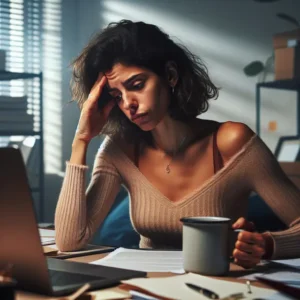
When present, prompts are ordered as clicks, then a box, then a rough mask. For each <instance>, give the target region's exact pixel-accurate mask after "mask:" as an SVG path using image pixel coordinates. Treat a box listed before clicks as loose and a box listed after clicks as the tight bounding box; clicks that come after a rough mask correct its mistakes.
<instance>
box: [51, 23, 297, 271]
mask: <svg viewBox="0 0 300 300" xmlns="http://www.w3.org/2000/svg"><path fill="white" fill-rule="evenodd" d="M73 67H74V72H73V96H74V98H75V99H77V100H78V102H79V105H80V107H81V116H80V120H79V124H78V128H77V131H76V134H75V137H74V141H73V145H72V154H71V158H70V161H69V162H67V167H66V176H65V179H64V182H63V186H62V190H61V193H60V197H59V201H58V204H57V209H56V216H55V225H56V242H57V245H58V247H59V249H60V250H63V251H67V250H76V249H79V248H81V247H83V246H84V245H86V244H87V243H88V242H89V240H90V239H91V238H92V236H93V234H94V233H95V231H96V230H97V229H98V228H99V226H100V224H101V222H102V221H103V220H104V218H105V217H106V215H107V213H108V212H109V210H110V208H111V206H112V204H113V202H114V199H115V197H116V195H117V193H118V191H119V188H120V185H121V184H123V185H124V186H125V187H126V188H127V189H128V191H129V194H130V216H131V220H132V224H133V226H134V228H135V230H136V231H137V232H138V233H139V234H140V236H141V241H140V247H144V248H145V247H146V248H147V247H156V248H161V247H164V248H165V247H181V234H182V224H181V223H180V221H179V220H180V218H181V217H184V216H225V217H229V218H231V219H232V221H233V222H234V224H233V227H234V228H243V229H245V231H243V232H241V233H240V234H239V236H238V240H237V242H236V245H235V249H234V251H233V256H234V258H235V262H236V263H237V264H239V265H241V266H243V267H245V268H250V267H253V266H255V265H256V264H257V263H258V262H259V261H260V259H261V258H262V257H266V258H271V257H272V258H279V257H293V256H296V255H297V254H298V255H299V253H300V242H299V241H300V193H299V191H298V189H297V188H296V187H295V186H294V185H293V184H292V183H291V182H290V181H289V179H288V178H287V177H286V176H285V175H284V173H283V172H282V170H281V169H280V166H279V164H278V163H277V161H276V159H275V158H274V157H273V155H272V153H271V152H270V151H269V150H268V148H267V147H266V146H265V144H264V143H263V142H262V141H261V140H260V139H259V137H257V136H256V135H255V134H254V133H253V132H252V131H251V130H250V129H249V128H248V127H247V126H246V125H244V124H242V123H235V122H225V123H223V124H220V123H218V122H215V121H210V120H201V119H198V118H196V117H197V116H198V115H200V114H201V113H203V112H205V111H206V110H207V109H208V101H209V100H210V99H212V98H216V97H217V96H218V89H217V88H216V87H215V85H214V84H213V83H212V82H211V80H210V78H209V76H208V73H207V70H206V68H205V66H204V65H203V64H202V63H201V61H200V60H199V59H198V58H197V57H195V56H194V55H192V54H191V53H190V52H189V51H188V50H187V49H186V48H184V47H183V46H179V45H178V44H176V43H174V42H173V41H172V40H171V39H170V38H169V36H168V35H167V34H165V33H163V32H162V31H161V30H160V29H158V28H157V27H156V26H154V25H149V24H145V23H142V22H137V23H133V22H131V21H126V20H125V21H121V22H119V23H116V24H110V25H109V26H108V27H107V28H106V29H105V30H103V32H101V33H100V34H98V35H97V36H95V37H94V38H93V39H92V41H91V42H90V43H89V44H88V45H87V47H86V48H85V49H84V50H83V52H82V53H81V55H80V56H79V57H78V58H77V59H75V61H74V64H73ZM104 92H109V95H110V99H109V100H108V102H107V103H105V105H104V108H103V109H99V108H98V105H99V104H102V103H101V101H104V99H103V95H104ZM101 95H102V97H101ZM100 132H101V133H102V134H105V135H106V139H105V140H104V142H103V143H102V145H101V147H100V150H99V152H98V154H97V156H96V158H95V163H94V169H93V175H92V178H91V181H90V184H89V186H88V188H87V191H86V192H85V174H86V172H87V168H88V167H87V166H86V165H85V164H86V151H87V148H88V144H89V142H90V141H91V139H92V138H93V137H95V136H97V135H98V134H99V133H100ZM251 191H256V192H257V193H258V194H260V195H261V196H262V197H263V198H264V200H265V201H266V202H267V203H268V204H269V205H270V206H271V208H272V209H273V210H274V211H275V212H276V213H277V215H278V216H279V217H280V218H281V219H282V220H283V221H284V222H285V223H286V225H287V226H288V227H289V228H288V229H287V230H284V231H281V232H265V233H262V234H260V233H257V232H254V225H253V224H252V223H250V222H247V221H246V220H245V216H246V213H247V202H248V196H249V194H250V193H251Z"/></svg>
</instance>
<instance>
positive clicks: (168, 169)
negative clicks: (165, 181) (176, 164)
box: [166, 165, 171, 174]
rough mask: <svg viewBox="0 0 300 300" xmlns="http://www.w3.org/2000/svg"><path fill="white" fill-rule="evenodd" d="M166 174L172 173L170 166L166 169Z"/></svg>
mask: <svg viewBox="0 0 300 300" xmlns="http://www.w3.org/2000/svg"><path fill="white" fill-rule="evenodd" d="M166 172H167V173H168V174H169V173H170V172H171V170H170V166H169V165H167V167H166Z"/></svg>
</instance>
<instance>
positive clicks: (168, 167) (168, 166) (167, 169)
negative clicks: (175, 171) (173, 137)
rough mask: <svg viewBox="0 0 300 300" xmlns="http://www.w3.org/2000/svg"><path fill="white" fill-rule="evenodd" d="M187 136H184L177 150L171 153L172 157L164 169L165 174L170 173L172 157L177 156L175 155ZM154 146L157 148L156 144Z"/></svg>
mask: <svg viewBox="0 0 300 300" xmlns="http://www.w3.org/2000/svg"><path fill="white" fill-rule="evenodd" d="M187 136H188V135H186V136H185V137H184V138H183V139H182V141H181V142H180V144H179V146H178V148H177V151H173V156H172V158H171V160H170V162H169V163H168V164H167V166H166V169H165V170H166V172H167V174H169V173H170V172H171V169H170V165H171V163H172V162H173V160H174V157H175V156H176V155H177V153H178V152H179V150H180V149H181V147H182V145H183V143H184V141H185V140H186V138H187ZM155 144H156V143H155ZM156 146H157V144H156ZM157 147H158V146H157Z"/></svg>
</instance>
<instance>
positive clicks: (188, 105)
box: [71, 20, 219, 142]
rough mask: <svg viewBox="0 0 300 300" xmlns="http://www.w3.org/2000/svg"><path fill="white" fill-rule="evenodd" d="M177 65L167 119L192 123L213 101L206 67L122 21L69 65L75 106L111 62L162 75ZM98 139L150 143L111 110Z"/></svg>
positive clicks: (156, 33) (160, 36)
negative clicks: (168, 65)
mask: <svg viewBox="0 0 300 300" xmlns="http://www.w3.org/2000/svg"><path fill="white" fill-rule="evenodd" d="M169 61H172V62H174V63H175V64H176V66H177V71H178V82H177V84H176V87H175V91H174V95H173V98H172V101H171V103H170V107H169V112H170V115H171V117H172V118H174V119H176V120H180V121H184V122H186V121H188V120H191V119H194V118H195V117H197V116H198V115H200V114H202V113H203V112H206V111H207V109H208V107H209V104H208V100H210V99H213V98H215V99H216V98H217V97H218V94H219V92H218V88H217V87H216V86H215V85H214V84H213V83H212V81H211V80H210V78H209V76H208V71H207V68H206V66H205V65H204V64H203V63H202V61H201V60H200V58H199V57H197V56H196V55H193V54H192V53H191V52H190V51H189V50H188V49H187V48H186V47H184V46H182V45H179V44H177V43H175V42H174V41H172V40H171V39H170V37H169V35H168V34H166V33H164V32H163V31H162V30H161V29H159V28H158V27H157V26H155V25H151V24H146V23H144V22H132V21H130V20H122V21H120V22H118V23H110V24H109V25H108V26H107V27H106V28H105V29H103V30H102V31H101V32H100V33H98V34H96V35H95V36H94V37H93V38H92V39H91V41H90V42H89V43H88V45H87V46H86V47H85V48H84V49H83V51H82V52H81V54H80V55H79V56H78V57H77V58H76V59H75V60H74V61H73V62H72V66H73V76H72V79H71V90H72V95H73V100H76V101H77V102H78V104H79V107H82V104H83V102H84V101H85V100H86V99H87V97H88V94H89V92H90V90H91V88H92V86H93V85H94V83H95V82H96V80H97V78H98V75H99V72H103V73H105V72H107V71H109V70H111V69H112V67H113V66H114V65H115V64H116V63H122V64H124V65H127V66H138V67H142V68H146V69H148V70H150V71H152V72H154V73H156V74H157V75H158V76H161V77H162V76H165V67H166V63H167V62H169ZM101 134H106V135H114V134H121V135H122V136H123V137H125V138H126V140H128V141H134V140H136V139H142V140H144V141H148V142H151V139H152V138H151V133H149V132H144V131H142V130H141V129H140V128H139V127H138V126H137V125H135V124H133V123H132V122H131V121H130V120H128V118H127V117H126V116H125V115H124V114H123V112H122V111H121V110H120V109H119V107H118V106H117V105H116V106H115V107H114V108H113V109H112V111H111V113H110V115H109V118H108V121H107V123H106V125H105V126H104V128H103V130H102V131H101Z"/></svg>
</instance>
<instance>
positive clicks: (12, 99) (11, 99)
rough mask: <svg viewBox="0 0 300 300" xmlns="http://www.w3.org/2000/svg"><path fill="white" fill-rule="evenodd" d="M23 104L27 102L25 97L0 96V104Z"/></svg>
mask: <svg viewBox="0 0 300 300" xmlns="http://www.w3.org/2000/svg"><path fill="white" fill-rule="evenodd" d="M23 102H27V96H19V97H15V96H8V95H0V103H11V104H15V103H23Z"/></svg>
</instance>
